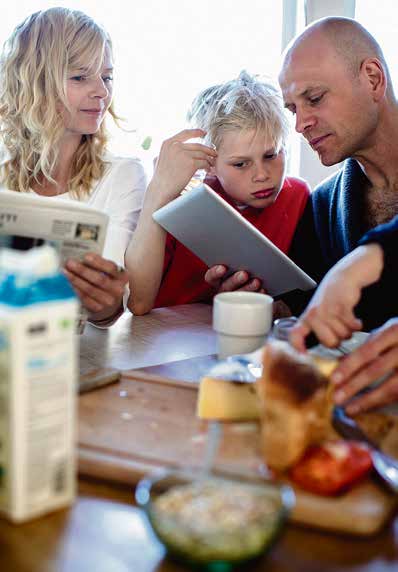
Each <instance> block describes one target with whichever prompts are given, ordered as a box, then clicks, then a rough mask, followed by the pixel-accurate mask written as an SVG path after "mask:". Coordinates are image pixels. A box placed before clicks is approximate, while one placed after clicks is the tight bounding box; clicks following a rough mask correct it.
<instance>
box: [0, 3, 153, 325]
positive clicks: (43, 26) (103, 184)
mask: <svg viewBox="0 0 398 572" xmlns="http://www.w3.org/2000/svg"><path fill="white" fill-rule="evenodd" d="M112 95H113V58H112V44H111V40H110V38H109V36H108V34H107V33H106V31H105V30H104V29H103V28H102V27H101V26H99V25H98V24H97V23H96V22H94V21H93V20H92V19H91V18H90V17H89V16H87V15H85V14H83V13H82V12H78V11H75V10H69V9H67V8H51V9H49V10H44V11H40V12H36V13H35V14H32V15H31V16H29V17H28V18H27V19H26V20H25V21H24V22H22V23H21V24H20V25H19V26H17V27H16V28H15V30H14V32H13V33H12V34H11V36H10V38H9V39H8V40H7V42H6V43H5V45H4V48H3V53H2V56H1V62H0V137H1V147H2V149H3V158H2V161H1V165H0V184H1V188H4V189H10V190H13V191H16V192H29V193H35V194H36V195H38V196H46V197H54V200H57V198H61V199H67V200H73V201H81V202H83V203H85V204H87V205H89V206H92V207H93V208H96V209H99V210H101V211H104V212H106V213H107V214H108V215H109V217H110V226H109V228H108V235H107V240H106V244H105V252H104V257H105V258H103V257H101V256H99V255H97V254H94V253H89V254H87V255H86V257H85V258H84V260H83V261H81V262H79V261H77V260H68V261H67V262H66V268H65V272H66V274H67V276H68V277H69V279H70V281H71V283H72V285H73V287H74V288H75V290H76V292H77V294H78V296H79V298H80V300H81V303H82V305H83V307H84V308H85V310H86V311H87V313H88V316H89V320H90V321H91V322H92V323H94V324H97V325H100V326H107V325H109V324H110V323H113V322H114V321H115V320H116V319H117V318H118V316H119V315H120V314H121V312H122V311H123V294H124V291H125V285H126V283H127V275H126V272H125V271H124V270H121V269H120V266H123V265H124V252H125V250H126V247H127V244H128V242H129V240H130V238H131V235H132V232H133V231H134V229H135V226H136V224H137V220H138V216H139V212H140V209H141V203H142V198H143V194H144V189H145V175H144V171H143V168H142V166H141V164H140V162H139V161H138V160H137V159H123V158H117V157H114V156H111V155H110V154H108V153H107V151H106V144H107V136H106V132H105V125H104V119H105V117H106V116H107V115H111V116H112V117H113V118H116V116H115V113H114V110H113V107H112ZM1 188H0V191H1ZM0 202H1V192H0Z"/></svg>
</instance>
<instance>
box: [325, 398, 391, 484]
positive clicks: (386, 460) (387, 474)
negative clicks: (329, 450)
mask: <svg viewBox="0 0 398 572" xmlns="http://www.w3.org/2000/svg"><path fill="white" fill-rule="evenodd" d="M332 422H333V427H334V428H335V429H336V431H337V432H338V433H339V434H340V435H341V436H342V437H344V438H345V439H350V440H353V441H362V442H363V443H367V444H368V445H369V446H370V454H371V456H372V461H373V467H374V469H375V471H376V473H377V474H378V476H379V477H380V478H381V480H382V481H383V483H384V484H385V485H386V486H387V487H388V488H389V489H390V490H391V491H392V492H393V493H395V494H398V460H396V459H393V458H392V457H390V455H386V454H385V453H383V452H382V451H380V449H379V448H378V446H377V445H376V443H375V442H374V441H372V440H371V439H370V438H369V437H368V436H367V435H366V433H365V432H364V431H362V429H361V428H360V427H359V425H358V423H357V422H356V421H355V419H352V417H348V415H346V413H345V411H344V409H343V407H334V409H333V417H332Z"/></svg>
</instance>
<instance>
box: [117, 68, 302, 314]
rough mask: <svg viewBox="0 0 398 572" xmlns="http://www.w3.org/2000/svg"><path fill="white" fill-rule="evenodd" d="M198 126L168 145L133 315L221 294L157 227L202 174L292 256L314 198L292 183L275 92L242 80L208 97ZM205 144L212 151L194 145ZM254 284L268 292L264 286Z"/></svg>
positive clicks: (134, 261)
mask: <svg viewBox="0 0 398 572" xmlns="http://www.w3.org/2000/svg"><path fill="white" fill-rule="evenodd" d="M190 118H191V121H192V122H193V123H194V124H196V125H197V127H198V129H188V130H184V131H182V132H180V133H178V134H177V135H175V136H174V137H172V138H171V139H168V140H167V141H165V142H164V143H163V145H162V148H161V152H160V155H159V159H158V162H157V165H156V169H155V173H154V176H153V179H152V181H151V183H150V185H149V187H148V189H147V192H146V197H145V201H144V206H143V209H142V213H141V217H140V220H139V223H138V226H137V230H136V232H135V234H134V237H133V239H132V241H131V243H130V245H129V248H128V250H127V254H126V266H127V269H128V271H129V275H130V290H131V293H132V296H131V297H130V301H129V308H130V310H131V311H132V312H133V313H134V314H138V315H139V314H144V313H146V312H149V311H150V310H151V309H152V308H153V307H160V306H172V305H176V304H187V303H192V302H211V300H212V298H213V296H214V294H215V291H214V289H212V288H211V287H210V286H209V285H208V284H206V282H205V281H204V274H205V272H206V269H207V267H206V265H205V264H204V263H203V262H201V260H200V259H199V258H197V257H196V256H195V255H194V254H193V253H191V252H190V251H189V250H188V249H186V248H185V247H184V246H183V245H182V244H181V243H179V242H178V241H177V240H176V239H174V238H173V237H172V236H170V235H167V233H166V232H165V231H164V230H163V229H162V228H161V227H160V226H159V225H158V224H157V223H156V222H155V221H153V219H152V214H153V212H154V211H155V210H157V209H158V208H160V207H161V206H163V205H165V204H167V203H168V202H170V201H171V200H172V199H174V198H175V197H177V196H178V195H179V193H180V192H181V191H182V190H183V189H184V188H185V186H186V185H187V183H188V182H189V180H190V179H191V177H192V175H193V174H194V172H195V171H196V170H198V169H205V170H206V171H207V173H208V176H207V178H206V180H205V182H206V183H207V184H209V185H210V186H211V187H212V188H213V189H214V190H215V191H216V192H218V193H219V194H220V195H221V196H222V197H223V198H224V199H225V200H226V201H228V202H229V203H230V204H231V205H232V206H234V207H235V208H236V209H237V210H239V212H240V213H241V214H242V216H243V217H244V218H246V219H247V220H248V221H249V222H251V223H252V224H253V225H254V226H255V227H256V228H258V229H259V230H260V231H261V232H262V233H263V234H264V235H266V236H267V237H268V238H269V239H270V240H271V241H272V242H273V243H274V244H275V245H276V246H278V248H280V249H281V250H282V251H283V252H285V253H286V252H287V251H288V249H289V246H290V242H291V240H292V237H293V233H294V230H295V228H296V225H297V222H298V220H299V218H300V216H301V214H302V213H303V210H304V207H305V204H306V202H307V199H308V196H309V188H308V186H307V184H306V183H304V182H303V181H300V180H298V179H293V178H286V179H285V169H286V161H285V157H286V150H285V147H286V139H287V136H288V132H289V126H288V120H287V118H286V115H285V111H284V109H283V105H282V101H281V98H280V96H279V93H278V92H277V90H276V89H275V88H274V87H273V86H272V85H270V84H268V83H265V82H263V81H261V80H259V79H258V78H257V77H254V76H250V75H249V74H248V73H247V72H242V73H241V74H240V76H239V77H238V78H237V79H235V80H232V81H230V82H227V83H225V84H221V85H217V86H214V87H211V88H208V89H206V90H204V91H203V92H201V93H200V94H199V96H198V97H197V98H196V99H195V101H194V103H193V108H192V110H191V112H190ZM203 136H205V137H206V138H205V141H206V143H208V144H209V145H208V146H207V145H202V144H200V143H193V142H189V139H190V138H193V137H203ZM210 145H211V146H210ZM214 147H215V149H214ZM192 224H195V221H192ZM225 240H228V237H225ZM256 281H257V282H256ZM253 283H254V284H255V286H256V289H258V288H259V287H260V284H259V281H258V279H257V278H253Z"/></svg>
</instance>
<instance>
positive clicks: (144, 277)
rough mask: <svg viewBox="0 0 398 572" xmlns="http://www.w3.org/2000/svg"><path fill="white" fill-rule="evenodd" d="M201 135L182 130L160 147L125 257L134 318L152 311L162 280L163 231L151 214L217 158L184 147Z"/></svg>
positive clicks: (211, 152) (195, 147)
mask: <svg viewBox="0 0 398 572" xmlns="http://www.w3.org/2000/svg"><path fill="white" fill-rule="evenodd" d="M203 135H205V133H204V131H202V130H201V129H185V130H184V131H181V132H180V133H178V134H177V135H175V136H174V137H171V138H170V139H167V140H166V141H165V142H164V143H163V145H162V147H161V150H160V154H159V158H158V160H157V163H156V168H155V172H154V175H153V179H152V181H151V183H150V184H149V187H148V189H147V191H146V193H145V198H144V204H143V208H142V212H141V215H140V218H139V221H138V225H137V228H136V230H135V232H134V235H133V238H132V239H131V241H130V244H129V246H128V248H127V251H126V255H125V264H126V268H127V271H128V273H129V284H130V298H129V300H128V304H127V305H128V308H129V309H130V310H131V312H133V314H137V315H141V314H146V313H147V312H150V310H152V308H153V304H154V302H155V299H156V296H157V293H158V290H159V287H160V283H161V280H162V274H163V261H164V253H165V244H166V231H165V230H164V229H163V228H162V227H161V226H159V225H158V224H157V223H156V222H155V221H154V220H153V218H152V215H153V213H154V212H155V211H156V210H157V209H159V208H161V207H162V206H164V205H166V204H167V203H169V202H170V201H171V200H173V199H174V198H176V197H177V196H178V194H179V193H180V192H181V190H182V189H184V187H185V186H186V185H187V183H188V182H189V180H190V179H191V177H192V175H193V174H194V172H195V171H196V170H197V169H206V170H209V169H210V167H211V166H212V165H213V162H214V158H215V156H216V155H217V153H216V151H215V150H214V149H212V148H211V147H207V146H205V145H201V144H198V143H186V141H187V140H188V139H190V138H192V137H201V136H202V137H203Z"/></svg>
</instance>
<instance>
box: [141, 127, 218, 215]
mask: <svg viewBox="0 0 398 572" xmlns="http://www.w3.org/2000/svg"><path fill="white" fill-rule="evenodd" d="M205 135H206V133H205V131H202V130H201V129H184V130H183V131H180V133H177V135H174V137H170V139H166V141H164V142H163V144H162V147H161V149H160V154H159V157H158V159H157V162H156V167H155V172H154V174H153V178H152V181H151V184H150V187H151V188H153V189H156V194H158V193H161V195H162V201H161V202H162V203H163V204H167V203H168V202H169V201H171V200H172V199H173V198H175V197H176V196H177V195H178V193H180V192H181V191H182V190H183V189H184V188H185V187H186V185H187V183H188V182H189V181H190V179H191V178H192V175H193V174H194V173H195V171H197V170H198V169H204V170H206V171H209V170H210V168H211V167H212V166H213V165H214V161H215V158H216V157H217V151H216V150H215V149H213V148H212V147H208V146H207V145H203V144H201V143H189V142H188V143H186V141H187V140H189V139H192V138H195V137H204V136H205ZM159 206H161V204H159Z"/></svg>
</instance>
